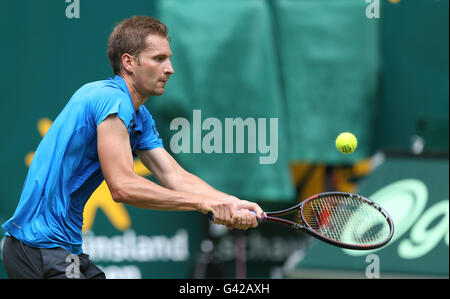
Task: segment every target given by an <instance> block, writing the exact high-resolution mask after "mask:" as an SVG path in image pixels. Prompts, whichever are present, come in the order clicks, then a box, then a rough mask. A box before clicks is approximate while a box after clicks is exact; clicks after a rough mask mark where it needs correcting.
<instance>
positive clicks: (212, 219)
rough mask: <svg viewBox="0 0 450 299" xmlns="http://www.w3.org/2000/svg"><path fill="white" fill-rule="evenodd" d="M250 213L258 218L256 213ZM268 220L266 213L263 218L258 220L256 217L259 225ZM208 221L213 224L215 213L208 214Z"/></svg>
mask: <svg viewBox="0 0 450 299" xmlns="http://www.w3.org/2000/svg"><path fill="white" fill-rule="evenodd" d="M238 211H239V210H238ZM250 212H252V213H253V214H254V215H255V217H256V212H254V211H250ZM266 218H267V215H266V213H263V215H262V218H261V219H258V217H256V220H257V221H258V223H262V222H263V221H264V220H265V219H266ZM208 219H209V220H210V221H211V222H214V214H213V212H208Z"/></svg>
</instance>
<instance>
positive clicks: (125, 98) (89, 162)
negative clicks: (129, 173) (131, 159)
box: [2, 76, 163, 254]
mask: <svg viewBox="0 0 450 299" xmlns="http://www.w3.org/2000/svg"><path fill="white" fill-rule="evenodd" d="M109 115H117V116H118V117H119V118H120V119H121V120H122V121H123V122H124V124H125V126H126V127H127V128H128V133H129V136H130V146H131V149H132V150H133V151H134V150H151V149H154V148H158V147H162V146H163V144H162V140H161V139H160V137H159V134H158V131H157V129H156V127H155V122H154V120H153V118H152V116H151V115H150V113H149V111H148V110H147V108H146V107H145V106H144V105H142V106H141V107H140V108H139V109H138V110H137V111H134V108H133V104H132V101H131V96H130V93H129V91H128V88H127V85H126V83H125V81H124V80H123V79H122V78H121V77H120V76H115V77H114V79H111V78H110V79H108V80H103V81H97V82H92V83H88V84H86V85H84V86H83V87H81V88H80V89H79V90H78V91H76V92H75V94H74V95H73V96H72V98H71V99H70V101H69V102H68V103H67V105H66V107H65V108H64V109H63V110H62V112H61V113H60V114H59V115H58V117H57V118H56V119H55V121H54V122H53V124H52V125H51V127H50V129H49V130H48V132H47V133H46V135H45V136H44V138H43V139H42V141H41V143H40V144H39V146H38V148H37V150H36V152H35V154H34V157H33V161H32V163H31V165H30V168H29V170H28V174H27V177H26V179H25V183H24V186H23V189H22V194H21V197H20V201H19V204H18V206H17V208H16V211H15V212H14V215H13V216H12V218H11V219H9V220H8V221H7V222H5V223H4V224H3V226H2V227H3V228H4V229H5V230H6V231H7V234H9V235H12V236H13V237H15V238H16V239H18V240H20V241H22V242H23V243H25V244H28V245H29V246H32V247H37V248H52V247H58V246H61V247H63V248H65V249H67V250H68V251H69V252H71V253H72V254H81V253H82V233H81V228H82V226H83V210H84V206H85V204H86V202H87V200H88V199H89V197H90V196H91V194H92V193H93V192H94V191H95V189H97V187H98V186H99V185H100V184H101V183H102V181H103V180H104V178H103V174H102V171H101V168H100V163H99V158H98V153H97V126H98V125H99V124H100V123H101V122H102V121H103V120H104V119H105V118H106V117H108V116H109Z"/></svg>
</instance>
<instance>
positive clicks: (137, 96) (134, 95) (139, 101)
mask: <svg viewBox="0 0 450 299" xmlns="http://www.w3.org/2000/svg"><path fill="white" fill-rule="evenodd" d="M120 76H121V77H122V79H123V80H124V81H125V83H126V84H127V88H128V91H129V92H130V96H131V101H132V102H133V108H134V111H137V110H138V109H139V107H141V106H142V105H143V104H144V103H145V102H146V101H147V100H148V98H149V96H147V95H143V94H141V93H139V92H138V91H137V89H136V87H135V84H134V82H133V79H132V78H130V77H129V76H127V75H120Z"/></svg>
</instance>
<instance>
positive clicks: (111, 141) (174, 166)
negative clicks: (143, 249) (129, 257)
mask: <svg viewBox="0 0 450 299" xmlns="http://www.w3.org/2000/svg"><path fill="white" fill-rule="evenodd" d="M167 34H168V30H167V27H166V26H165V25H164V24H162V23H161V22H160V21H158V20H157V19H155V18H151V17H144V16H135V17H132V18H129V19H125V20H123V21H122V22H121V23H119V24H118V25H117V26H116V27H115V28H114V30H113V32H112V33H111V35H110V36H109V39H108V57H109V59H110V62H111V66H112V68H113V70H114V73H115V76H114V77H113V78H110V79H108V80H103V81H97V82H92V83H88V84H86V85H84V86H82V87H81V88H80V89H79V90H77V91H76V92H75V94H74V95H73V96H72V98H71V99H70V101H69V102H68V103H67V105H66V106H65V108H64V109H63V110H62V112H61V113H60V114H59V115H58V117H57V118H56V120H55V121H54V122H53V124H52V126H51V127H50V129H49V131H48V132H47V134H46V135H45V136H44V138H43V139H42V141H41V143H40V144H39V146H38V148H37V150H36V152H35V155H34V158H33V162H32V163H31V165H30V168H29V170H28V174H27V177H26V179H25V183H24V186H23V190H22V194H21V197H20V201H19V204H18V206H17V209H16V211H15V213H14V215H13V216H12V218H10V219H9V220H8V221H7V222H6V223H4V224H3V226H2V227H3V228H4V229H5V230H6V232H7V233H6V235H7V236H6V238H5V242H4V246H3V263H4V265H5V268H6V272H7V273H8V276H9V277H10V278H105V274H104V273H103V272H102V271H101V270H100V269H99V268H98V267H96V266H95V265H94V264H93V263H92V262H91V261H90V260H89V256H88V255H87V254H85V253H83V251H82V233H81V228H82V225H83V210H84V206H85V204H86V202H87V200H88V199H89V197H90V196H91V194H92V193H93V192H94V191H95V189H96V188H97V187H98V186H99V185H100V183H101V182H102V181H103V180H105V181H106V183H107V184H108V187H109V190H110V192H111V195H112V198H113V200H114V201H116V202H120V203H125V204H128V205H131V206H134V207H139V208H145V209H157V210H177V211H199V212H202V213H204V214H207V213H208V212H212V213H213V214H214V219H215V220H214V221H215V223H217V224H222V225H226V226H228V227H229V228H237V229H244V230H245V229H248V228H250V227H256V226H257V225H258V224H257V221H256V219H255V217H254V215H253V214H252V213H251V212H250V211H254V212H255V213H256V214H257V216H258V217H259V218H260V217H261V216H262V213H263V211H262V210H261V208H260V207H259V206H258V205H257V204H255V203H252V202H249V201H244V200H240V199H238V198H236V197H234V196H232V195H228V194H225V193H223V192H220V191H218V190H216V189H214V188H213V187H211V186H210V185H208V184H207V183H206V182H204V181H203V180H201V179H200V178H198V177H196V176H195V175H193V174H191V173H189V172H187V171H185V170H184V169H183V168H182V167H180V165H179V164H178V163H177V162H176V161H175V159H174V158H173V157H172V156H171V155H170V154H169V153H168V152H167V151H166V150H165V149H164V147H163V143H162V141H161V138H160V137H159V135H158V131H157V129H156V126H155V122H154V120H153V118H152V115H151V114H150V112H149V111H148V110H147V109H146V107H145V106H144V105H143V104H144V103H145V102H146V101H147V100H148V98H150V97H151V96H159V95H162V94H163V93H164V89H165V86H166V83H167V81H168V80H169V78H170V76H171V75H172V74H174V70H173V67H172V64H171V62H170V57H171V55H172V53H171V49H170V46H169V42H168V35H167ZM134 154H135V155H137V156H138V157H139V158H140V160H141V161H142V163H143V164H144V165H145V166H146V167H147V168H149V169H150V170H151V171H152V172H153V174H154V175H155V177H156V178H157V179H158V181H159V182H160V183H161V185H158V184H155V183H154V182H152V181H150V180H147V179H145V178H143V177H141V176H138V175H137V174H135V172H134V170H133V155H134Z"/></svg>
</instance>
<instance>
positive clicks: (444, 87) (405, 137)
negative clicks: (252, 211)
mask: <svg viewBox="0 0 450 299" xmlns="http://www.w3.org/2000/svg"><path fill="white" fill-rule="evenodd" d="M378 9H379V16H378V17H375V18H371V16H372V15H373V14H375V13H377V12H378ZM448 11H449V7H448V1H444V0H440V1H439V0H409V1H406V0H400V1H398V0H397V1H393V0H390V1H387V0H380V1H376V0H372V1H365V0H314V1H312V0H228V1H222V0H164V1H163V0H161V1H157V0H153V1H143V0H129V1H126V2H124V1H119V0H108V1H107V0H90V1H87V0H79V1H76V0H72V1H68V2H66V1H64V0H47V1H45V2H43V1H34V0H23V1H5V2H4V3H2V10H1V18H0V28H1V29H0V30H1V34H2V37H3V38H2V40H1V42H0V54H1V55H0V57H2V59H3V71H2V72H1V74H0V84H1V100H0V111H2V118H1V120H0V121H1V128H3V130H2V131H3V134H2V136H3V138H2V139H1V141H0V154H1V155H0V157H1V158H0V166H1V169H3V172H2V174H1V178H0V198H1V200H0V222H1V223H3V222H4V221H6V220H7V219H8V218H9V217H10V216H11V215H12V214H13V212H14V210H15V207H16V205H17V203H18V199H19V196H20V192H21V188H22V185H23V181H24V178H25V176H26V173H27V165H29V164H27V163H28V162H27V161H29V160H28V159H29V158H30V155H31V154H32V153H33V151H34V149H35V148H36V147H37V145H38V144H39V142H40V140H41V138H42V136H43V135H44V134H45V131H46V130H45V129H46V128H48V125H49V123H51V121H52V120H53V119H55V118H56V116H57V115H58V113H59V112H60V111H61V110H62V108H63V107H64V105H65V104H66V102H67V101H68V100H69V98H70V97H71V96H72V94H73V93H74V92H75V91H76V90H77V89H78V88H79V87H81V86H82V85H83V84H85V83H87V82H91V81H96V80H102V79H105V78H108V77H111V76H113V73H112V70H111V68H110V66H109V61H108V58H107V55H106V45H107V38H108V35H109V34H110V32H111V31H112V29H113V27H114V26H115V24H117V23H118V22H119V21H121V20H122V19H124V18H127V17H130V16H133V15H149V16H155V17H158V18H160V19H161V20H162V21H163V22H164V23H165V24H166V25H167V26H168V27H169V35H170V37H171V48H172V52H173V57H172V63H173V67H174V69H175V75H173V76H172V78H171V79H170V81H169V82H168V85H167V87H166V92H165V94H164V95H163V96H161V97H157V98H151V99H150V100H149V101H148V102H147V103H146V106H147V108H149V110H150V111H151V113H152V115H153V116H154V118H155V120H156V123H157V127H158V130H159V132H160V135H161V137H162V138H163V140H164V144H165V147H166V149H167V150H168V151H171V148H170V146H169V145H170V140H171V138H172V137H173V135H174V134H175V133H176V131H174V130H171V129H170V124H171V122H172V121H173V120H174V119H176V118H178V117H183V118H186V119H188V120H189V122H190V123H191V124H192V122H193V111H194V110H200V111H201V117H202V120H205V119H207V118H210V117H213V118H217V119H219V120H220V121H222V122H223V121H224V119H225V118H234V119H236V118H242V119H247V118H251V119H255V120H257V119H265V120H267V127H266V130H265V131H264V129H263V128H259V127H258V132H259V130H261V131H262V132H263V133H262V134H264V132H266V139H267V140H266V141H267V144H268V143H269V138H270V134H269V133H268V132H269V129H270V124H269V119H270V118H276V119H277V120H278V130H277V137H278V142H277V145H278V147H277V159H276V163H273V164H260V163H259V161H260V160H259V158H260V157H261V156H267V154H263V153H261V151H259V148H258V146H256V149H257V152H256V153H252V152H250V151H249V150H248V148H249V144H247V143H246V144H244V148H245V150H244V153H236V151H234V152H233V153H228V154H225V153H211V154H207V153H204V152H201V153H193V152H192V150H191V152H190V153H178V154H175V153H174V154H173V155H174V157H175V158H176V159H177V160H178V161H179V162H180V164H181V165H182V166H183V167H185V168H186V169H187V170H188V171H190V172H192V173H194V174H196V175H198V176H200V177H201V178H203V179H205V180H206V181H207V182H209V183H210V184H211V185H212V186H214V187H216V188H218V189H219V190H222V191H224V192H228V193H231V194H234V195H236V196H238V197H241V198H243V199H249V200H253V201H256V202H258V203H259V204H260V205H261V206H262V207H263V209H265V210H268V211H269V210H276V209H279V208H283V207H286V206H289V205H292V204H294V203H296V202H298V201H299V200H302V199H304V198H305V197H307V196H309V195H312V194H314V193H318V192H323V191H328V190H341V191H349V192H360V193H361V194H363V195H366V196H369V195H372V194H375V193H376V192H377V191H379V190H383V188H386V186H388V187H389V186H390V184H393V183H396V182H403V181H404V180H415V181H414V182H415V183H414V184H415V185H414V186H417V185H420V186H422V187H421V188H422V189H420V190H426V198H425V197H424V196H422V197H420V199H417V198H419V196H418V195H417V194H416V193H414V192H413V191H411V190H416V189H414V188H415V187H411V186H412V185H408V186H409V187H408V188H409V189H408V188H406V187H405V188H404V189H402V190H403V191H402V192H404V193H402V194H403V195H401V194H400V195H398V194H397V195H396V194H395V192H391V193H392V194H391V195H390V197H389V196H387V197H383V198H380V201H383V202H384V203H385V205H386V206H388V207H389V208H390V209H392V210H390V211H389V209H388V212H390V213H392V214H395V215H396V216H395V217H394V221H397V222H398V223H400V224H401V227H402V230H401V231H400V233H397V232H396V233H397V234H398V235H397V237H396V238H395V240H393V241H392V242H391V244H390V245H389V246H388V247H386V248H385V249H382V250H381V251H379V252H377V254H379V256H380V259H381V277H383V275H384V276H385V277H448V269H449V267H448V266H449V263H448V243H449V241H448V240H449V237H448V193H449V190H448V189H449V188H448V186H449V185H448V149H449V131H448V130H449V129H448V122H449V115H448V113H449V100H448V98H449V97H448V96H449V89H448V82H449V72H448V70H449V68H448V67H449V61H448V57H449V56H448V53H449V43H448V28H449V27H448ZM78 13H79V15H78ZM73 16H75V17H73ZM191 129H192V126H191ZM343 131H350V132H353V133H354V134H355V135H356V136H357V138H358V148H357V150H356V151H355V152H354V153H353V154H351V155H343V154H341V153H339V152H338V151H337V150H336V148H335V145H334V140H335V138H336V136H337V135H338V134H339V133H340V132H343ZM207 133H208V130H204V131H199V130H197V131H196V130H193V129H192V135H191V137H192V140H194V139H195V138H200V140H201V138H203V137H204V136H205V135H206V134H207ZM247 138H249V133H248V132H247V133H246V134H245V138H244V141H247V140H251V139H250V138H249V139H247ZM192 140H191V146H192ZM235 141H236V140H235ZM236 142H237V141H236ZM135 169H136V172H138V173H139V174H141V175H143V176H147V177H148V178H149V179H152V180H153V179H154V178H153V177H152V176H151V174H150V173H149V172H148V171H146V170H145V169H144V170H143V169H142V168H140V166H139V165H138V164H136V167H135ZM417 181H420V183H417ZM423 185H424V186H425V187H423ZM424 188H425V189H424ZM396 190H397V191H396V192H400V191H398V189H396ZM405 192H406V193H405ZM404 194H409V195H408V196H409V197H408V198H409V199H408V200H406V204H407V205H408V207H409V208H410V209H412V210H414V207H417V206H418V202H420V201H421V200H422V202H426V204H424V206H423V209H422V210H420V211H419V210H417V211H418V212H417V217H416V218H415V219H414V220H416V221H410V222H407V221H405V217H408V213H406V212H405V213H403V214H402V213H399V212H398V210H402V209H407V208H406V207H405V205H403V206H402V205H399V204H398V202H399V201H400V200H399V198H403V197H404ZM411 194H412V195H411ZM421 194H422V195H423V194H424V193H421ZM402 196H403V197H402ZM424 198H425V199H424ZM396 201H397V204H395V203H396ZM445 201H446V202H447V204H445ZM90 202H92V204H91V206H90V207H89V212H90V213H89V217H88V219H87V220H86V218H85V221H86V222H88V223H87V224H86V225H85V237H86V238H85V251H86V252H87V253H88V254H90V255H91V256H92V259H93V260H94V262H96V263H97V264H98V265H100V266H102V267H103V268H104V269H105V271H106V273H107V275H108V277H110V278H189V277H196V278H201V277H231V278H234V277H273V278H274V277H277V278H280V277H319V278H327V277H349V278H350V277H365V274H364V273H365V272H364V271H365V269H366V267H367V265H368V263H367V262H366V261H365V257H366V255H367V254H368V253H367V254H366V255H364V256H358V255H352V254H348V253H346V252H343V251H341V250H338V249H335V248H330V247H329V246H328V245H324V244H320V243H317V242H315V241H314V240H311V239H309V238H308V237H306V236H304V235H301V234H300V235H298V234H294V235H293V234H291V233H290V232H289V231H288V230H286V229H283V228H282V227H277V226H275V227H274V226H270V225H267V226H265V225H263V226H262V227H261V228H258V229H256V230H249V231H247V232H239V231H226V230H225V231H224V230H223V229H221V228H220V227H217V226H214V225H209V223H208V221H207V220H206V219H205V217H204V216H203V215H201V214H199V213H174V212H161V211H144V210H139V209H135V208H131V207H123V206H117V205H116V204H114V203H111V199H110V197H108V192H107V190H99V192H98V193H97V194H96V195H95V196H93V199H92V200H90ZM400 202H401V201H400ZM402 203H405V202H404V201H403V202H402ZM412 210H411V211H412ZM396 217H397V219H395V218H396ZM445 221H446V222H445ZM414 223H419V224H420V225H421V226H420V227H419V226H417V225H416V226H415V225H414ZM421 230H422V231H421ZM420 232H422V233H423V234H420ZM1 233H2V234H3V231H1ZM425 236H428V237H425ZM430 236H431V237H430ZM424 243H428V244H434V246H433V247H430V248H428V249H427V248H425V249H423V248H422V247H423V246H422V245H423V244H424ZM402 244H403V245H402ZM404 244H406V245H404ZM405 246H409V247H411V248H416V249H415V250H416V251H414V252H416V253H415V254H412V255H410V256H408V255H405V254H402V252H403V251H402V250H401V248H404V247H405ZM421 246H422V247H421ZM411 250H412V249H411ZM411 250H410V251H408V252H412V251H411ZM420 250H422V251H420ZM419 251H420V252H421V253H417V252H419ZM324 256H326V257H327V258H324ZM343 256H344V257H343ZM411 256H412V257H411ZM0 264H1V262H0ZM385 264H389V267H383V265H385ZM0 278H6V273H5V271H4V269H3V267H2V266H1V267H0Z"/></svg>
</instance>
